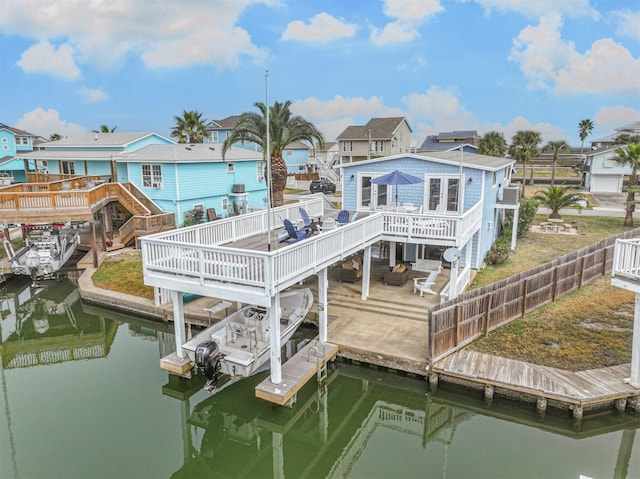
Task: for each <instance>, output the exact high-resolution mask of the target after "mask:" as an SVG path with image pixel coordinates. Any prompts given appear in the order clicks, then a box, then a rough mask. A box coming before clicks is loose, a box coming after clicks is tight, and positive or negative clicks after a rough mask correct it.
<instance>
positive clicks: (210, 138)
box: [204, 115, 309, 175]
mask: <svg viewBox="0 0 640 479" xmlns="http://www.w3.org/2000/svg"><path fill="white" fill-rule="evenodd" d="M239 121H240V116H239V115H233V116H228V117H226V118H224V119H222V120H210V121H209V122H208V123H207V125H206V128H207V131H208V135H207V136H205V138H204V143H215V144H218V145H219V147H220V149H222V144H223V143H224V141H225V140H226V139H227V138H228V137H229V136H230V135H231V132H232V131H233V129H234V128H235V126H236V125H237V124H238V122H239ZM233 146H237V147H239V148H245V149H248V150H251V151H257V152H262V147H260V146H259V145H257V144H256V143H253V142H251V141H247V142H244V143H240V142H239V143H235V144H234V145H233ZM282 157H283V159H284V161H285V163H286V164H287V173H289V174H290V175H293V174H296V173H306V171H307V166H308V165H309V145H307V144H305V143H304V142H302V141H295V142H293V143H291V144H289V145H287V147H286V148H285V149H284V151H283V152H282Z"/></svg>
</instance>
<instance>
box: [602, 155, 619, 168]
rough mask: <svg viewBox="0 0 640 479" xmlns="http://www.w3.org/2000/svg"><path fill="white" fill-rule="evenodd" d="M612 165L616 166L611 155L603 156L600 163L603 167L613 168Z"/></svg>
mask: <svg viewBox="0 0 640 479" xmlns="http://www.w3.org/2000/svg"><path fill="white" fill-rule="evenodd" d="M614 166H616V160H614V159H613V157H611V158H605V159H604V162H603V163H602V167H603V168H613V167H614Z"/></svg>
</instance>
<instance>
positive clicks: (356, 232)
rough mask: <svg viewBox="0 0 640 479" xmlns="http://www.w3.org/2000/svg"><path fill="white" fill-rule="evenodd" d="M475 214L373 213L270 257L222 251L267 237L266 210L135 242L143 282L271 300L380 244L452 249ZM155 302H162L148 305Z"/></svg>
mask: <svg viewBox="0 0 640 479" xmlns="http://www.w3.org/2000/svg"><path fill="white" fill-rule="evenodd" d="M323 204H324V203H323V201H322V199H320V198H317V197H316V198H314V197H310V198H309V200H307V201H305V202H300V203H295V204H291V205H286V206H282V207H279V208H273V209H272V210H271V215H272V216H271V227H272V229H273V228H275V227H277V226H279V225H281V224H282V220H283V219H284V218H287V219H292V220H297V219H298V218H299V217H300V214H299V211H298V208H299V207H300V206H303V207H304V208H305V209H306V210H307V212H308V213H309V216H310V217H312V218H313V217H317V216H323V215H324V211H323ZM475 211H476V209H475V208H474V209H472V210H470V211H469V212H468V213H466V214H465V215H463V216H461V217H447V216H444V215H437V216H436V215H434V216H429V215H417V214H407V213H393V212H381V213H373V214H371V215H369V216H367V217H364V218H360V219H358V221H354V222H353V223H349V224H347V225H344V226H340V227H339V228H336V229H334V230H329V231H324V232H322V233H321V234H317V235H314V236H312V237H311V238H308V239H305V240H303V241H299V242H297V243H294V244H292V245H286V246H285V245H279V248H277V249H276V250H275V251H269V252H268V251H255V250H248V249H239V248H234V247H230V246H229V244H230V243H233V242H235V241H238V240H241V239H245V238H248V237H251V236H255V235H257V234H264V233H266V232H267V210H261V211H256V212H253V213H248V214H244V215H240V216H234V217H231V218H228V219H224V220H218V221H212V222H209V223H205V224H199V225H195V226H190V227H188V228H181V229H178V230H172V231H168V232H164V233H157V234H154V235H150V236H145V237H143V238H140V243H141V246H142V258H143V267H144V275H145V282H146V283H147V284H149V285H151V286H155V287H157V288H167V289H175V290H179V291H185V292H194V293H197V294H198V293H199V294H202V292H203V291H204V289H205V288H208V287H215V288H217V289H218V291H217V292H220V293H222V291H223V290H224V291H227V292H229V291H233V290H235V291H238V290H240V289H242V291H244V292H246V293H247V294H250V295H254V296H255V297H256V298H258V297H271V296H273V295H274V294H275V293H277V292H278V291H281V290H283V289H285V288H286V287H288V286H291V285H292V284H294V283H295V282H297V281H299V280H300V278H301V277H305V276H309V275H311V274H315V273H316V272H318V271H320V270H321V269H323V268H325V267H326V266H329V265H331V264H333V263H335V262H337V261H339V260H341V259H343V258H346V257H348V256H350V255H351V254H353V253H356V252H358V251H360V250H362V249H364V248H365V247H367V246H369V245H371V244H373V243H375V242H376V241H378V240H380V239H383V238H385V237H386V238H391V237H393V238H396V239H397V240H399V241H415V240H416V239H424V241H425V242H426V241H428V240H434V239H441V240H449V241H453V242H455V241H457V240H459V237H457V235H458V234H459V233H461V232H463V231H464V230H461V228H462V227H463V226H462V225H465V224H470V225H471V224H474V222H475V223H477V222H478V221H479V219H477V218H474V216H475V214H476V213H475ZM465 233H466V232H465ZM467 279H468V278H467ZM460 280H461V281H464V278H460ZM189 285H191V286H189ZM218 297H220V298H221V299H225V298H224V297H223V296H222V295H221V296H218ZM162 299H166V298H165V297H164V296H162V295H160V296H159V297H158V298H156V300H162Z"/></svg>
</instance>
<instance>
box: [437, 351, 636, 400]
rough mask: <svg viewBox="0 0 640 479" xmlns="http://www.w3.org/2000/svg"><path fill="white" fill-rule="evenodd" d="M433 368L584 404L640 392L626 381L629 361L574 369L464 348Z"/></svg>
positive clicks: (463, 377) (500, 386) (455, 376)
mask: <svg viewBox="0 0 640 479" xmlns="http://www.w3.org/2000/svg"><path fill="white" fill-rule="evenodd" d="M433 372H434V373H438V374H440V375H442V376H448V377H452V378H457V379H461V380H464V381H471V382H474V383H478V384H481V385H485V386H486V385H491V386H495V387H499V388H503V389H506V390H509V391H515V392H517V393H523V394H527V395H530V396H533V397H538V398H539V397H542V398H547V399H553V400H557V401H561V402H563V403H568V404H573V405H578V406H583V407H586V406H597V405H603V404H607V403H610V402H612V401H614V400H617V399H625V398H629V397H634V396H640V389H637V388H634V387H632V386H630V385H629V384H628V383H627V382H625V380H626V379H628V378H629V376H630V374H631V366H630V365H629V364H622V365H619V366H612V367H608V368H602V369H591V370H587V371H579V372H572V371H566V370H562V369H556V368H551V367H546V366H540V365H537V364H531V363H527V362H524V361H516V360H513V359H507V358H503V357H499V356H492V355H489V354H483V353H479V352H477V351H468V350H460V351H458V352H456V353H454V354H451V355H450V356H447V357H446V358H444V359H441V360H440V361H437V362H436V363H435V364H434V365H433Z"/></svg>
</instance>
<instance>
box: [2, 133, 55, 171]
mask: <svg viewBox="0 0 640 479" xmlns="http://www.w3.org/2000/svg"><path fill="white" fill-rule="evenodd" d="M39 139H40V137H39V136H37V135H34V134H33V133H29V132H27V131H24V130H19V129H18V128H12V127H10V126H8V125H5V124H4V123H0V173H1V174H3V175H4V176H5V177H12V178H13V179H14V180H15V181H16V182H19V183H23V182H25V181H26V179H27V178H26V173H25V162H24V160H23V159H20V158H17V155H18V154H19V153H23V152H27V151H32V150H33V149H34V148H35V146H36V145H37V143H38V140H39ZM45 166H46V165H45ZM41 168H42V165H41Z"/></svg>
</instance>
